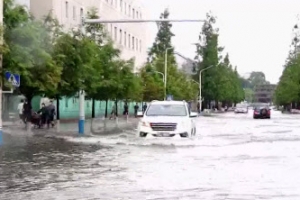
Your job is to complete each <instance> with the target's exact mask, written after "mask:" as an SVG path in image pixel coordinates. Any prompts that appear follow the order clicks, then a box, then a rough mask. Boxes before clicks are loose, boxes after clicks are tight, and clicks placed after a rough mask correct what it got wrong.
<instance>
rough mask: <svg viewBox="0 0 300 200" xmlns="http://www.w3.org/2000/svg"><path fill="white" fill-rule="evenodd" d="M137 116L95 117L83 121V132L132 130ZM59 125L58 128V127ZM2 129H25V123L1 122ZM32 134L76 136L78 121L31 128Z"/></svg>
mask: <svg viewBox="0 0 300 200" xmlns="http://www.w3.org/2000/svg"><path fill="white" fill-rule="evenodd" d="M138 121H139V118H128V119H125V118H123V117H120V118H118V119H116V120H115V119H112V120H109V119H102V118H95V119H93V121H92V120H91V119H89V120H86V121H85V127H84V128H85V132H84V136H92V135H107V134H118V133H121V132H123V131H124V130H134V129H135V128H136V127H137V124H138ZM58 127H59V128H58ZM3 129H4V132H5V129H10V130H13V131H18V132H20V131H22V132H23V131H26V129H25V125H24V124H22V123H21V122H3ZM31 131H32V133H33V134H34V135H38V136H46V137H51V136H54V137H57V136H78V135H79V134H78V123H77V122H76V123H75V122H73V123H70V122H67V123H62V122H61V123H60V125H59V126H55V127H54V128H50V129H48V128H41V129H37V128H33V127H32V128H31Z"/></svg>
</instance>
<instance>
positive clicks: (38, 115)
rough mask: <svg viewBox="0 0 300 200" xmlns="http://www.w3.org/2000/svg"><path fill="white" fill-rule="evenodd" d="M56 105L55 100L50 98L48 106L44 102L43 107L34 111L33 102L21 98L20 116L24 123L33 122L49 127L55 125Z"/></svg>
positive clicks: (39, 125)
mask: <svg viewBox="0 0 300 200" xmlns="http://www.w3.org/2000/svg"><path fill="white" fill-rule="evenodd" d="M55 110H56V109H55V106H54V104H53V101H52V100H50V103H49V105H47V106H46V104H45V103H42V106H41V108H40V109H39V110H38V111H37V112H34V111H33V110H32V106H31V104H30V103H29V102H28V101H27V99H25V100H23V99H21V101H20V103H19V105H18V112H19V117H20V119H21V120H22V122H23V123H24V124H27V123H28V122H29V123H32V124H33V125H36V126H38V127H42V126H44V125H47V127H48V128H49V127H50V125H51V126H52V127H54V125H55V124H54V116H55V115H56V111H55Z"/></svg>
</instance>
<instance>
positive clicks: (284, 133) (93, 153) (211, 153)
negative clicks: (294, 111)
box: [0, 111, 300, 200]
mask: <svg viewBox="0 0 300 200" xmlns="http://www.w3.org/2000/svg"><path fill="white" fill-rule="evenodd" d="M299 121H300V116H296V115H282V114H281V113H279V112H273V113H272V119H271V120H254V119H252V112H251V111H250V112H249V114H248V115H245V114H238V115H235V114H233V113H229V114H224V115H219V116H218V117H200V118H198V119H197V137H196V138H195V139H177V140H170V139H151V140H150V139H148V140H147V139H141V138H136V137H135V134H134V133H133V132H125V133H123V134H121V135H113V136H106V137H92V138H66V139H65V140H62V139H46V138H42V137H33V138H25V137H24V138H18V139H14V138H10V140H11V144H14V145H6V146H3V147H0V199H1V200H19V199H20V200H21V199H22V200H23V199H28V200H29V199H32V200H52V199H57V200H96V199H103V200H117V199H124V200H127V199H128V200H129V199H132V200H143V199H152V200H158V199H161V200H164V199H165V200H177V199H183V200H185V199H186V200H194V199H195V200H199V199H201V200H221V199H230V200H233V199H234V200H248V199H249V200H255V199H272V200H277V199H287V200H294V199H295V200H299V199H300V190H299V189H298V187H299V185H300V173H299V172H298V171H299V169H300V131H299V130H300V124H299Z"/></svg>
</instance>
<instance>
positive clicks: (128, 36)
mask: <svg viewBox="0 0 300 200" xmlns="http://www.w3.org/2000/svg"><path fill="white" fill-rule="evenodd" d="M20 1H22V0H20ZM23 1H24V0H23ZM91 8H96V9H97V10H98V15H99V17H100V18H101V19H103V20H118V19H143V18H144V17H145V16H146V10H145V8H144V7H143V5H142V3H141V0H47V1H41V0H30V11H31V12H32V13H33V15H34V16H36V17H37V18H42V17H43V16H45V15H47V14H49V13H52V14H53V16H55V17H56V18H57V19H58V21H59V22H60V24H62V25H63V27H64V29H65V30H66V31H67V30H71V29H72V28H79V27H80V25H81V19H82V17H85V16H86V14H87V12H88V10H90V9H91ZM105 27H106V30H107V32H108V34H109V35H110V37H111V39H112V40H113V41H114V43H115V45H116V47H117V48H118V49H120V50H121V58H122V59H126V60H128V59H131V58H133V59H134V60H135V70H134V71H135V72H136V71H138V69H139V68H140V67H141V66H142V65H143V64H144V63H145V62H146V59H147V50H148V49H147V46H146V44H148V41H147V40H148V38H149V37H148V35H147V33H148V31H147V29H148V28H147V27H148V25H147V24H140V23H137V24H132V23H123V24H121V23H120V24H117V23H115V24H105Z"/></svg>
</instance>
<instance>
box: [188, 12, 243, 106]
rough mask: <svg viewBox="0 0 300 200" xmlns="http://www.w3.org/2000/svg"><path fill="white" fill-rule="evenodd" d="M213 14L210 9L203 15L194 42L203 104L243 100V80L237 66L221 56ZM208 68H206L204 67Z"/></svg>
mask: <svg viewBox="0 0 300 200" xmlns="http://www.w3.org/2000/svg"><path fill="white" fill-rule="evenodd" d="M215 23H216V17H214V16H213V15H212V14H211V13H208V14H207V16H206V22H205V23H204V24H203V26H202V30H201V32H200V35H199V42H198V43H197V46H196V47H197V49H196V56H195V59H197V60H200V61H199V63H198V65H197V68H196V71H197V74H198V75H196V76H195V77H194V78H195V80H197V81H200V80H199V73H200V72H202V73H201V74H202V81H201V82H202V97H203V99H204V107H205V106H206V105H208V104H209V102H211V101H213V100H215V101H216V102H219V101H220V102H223V104H225V103H226V104H228V103H238V102H240V101H242V100H244V91H243V88H242V82H241V81H240V77H239V74H238V73H237V69H236V67H235V68H233V67H232V65H231V64H230V60H229V55H228V54H227V55H226V56H225V58H222V56H221V53H222V51H223V50H224V48H223V47H220V46H219V44H218V38H219V33H218V29H217V28H215V27H214V24H215ZM206 69H207V70H206Z"/></svg>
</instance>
